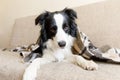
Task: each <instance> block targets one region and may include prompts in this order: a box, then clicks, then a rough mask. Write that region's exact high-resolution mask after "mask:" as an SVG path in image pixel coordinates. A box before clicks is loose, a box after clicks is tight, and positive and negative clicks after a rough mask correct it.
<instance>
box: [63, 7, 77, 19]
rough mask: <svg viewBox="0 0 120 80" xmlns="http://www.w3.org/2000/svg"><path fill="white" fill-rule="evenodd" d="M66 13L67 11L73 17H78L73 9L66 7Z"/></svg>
mask: <svg viewBox="0 0 120 80" xmlns="http://www.w3.org/2000/svg"><path fill="white" fill-rule="evenodd" d="M63 11H64V13H66V14H67V15H68V16H69V17H70V18H71V19H73V20H75V19H76V18H77V13H76V12H75V11H74V10H73V9H68V8H65V9H64V10H63Z"/></svg>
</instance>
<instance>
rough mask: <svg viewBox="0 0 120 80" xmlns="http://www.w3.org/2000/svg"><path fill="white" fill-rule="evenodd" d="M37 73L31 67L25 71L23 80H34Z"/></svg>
mask: <svg viewBox="0 0 120 80" xmlns="http://www.w3.org/2000/svg"><path fill="white" fill-rule="evenodd" d="M36 76H37V71H36V70H35V69H34V68H32V67H31V66H30V67H28V68H27V69H26V70H25V73H24V75H23V80H36Z"/></svg>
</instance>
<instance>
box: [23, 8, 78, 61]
mask: <svg viewBox="0 0 120 80" xmlns="http://www.w3.org/2000/svg"><path fill="white" fill-rule="evenodd" d="M57 13H60V14H62V15H63V16H64V17H65V20H64V24H63V30H64V31H65V32H66V33H67V34H69V35H71V36H72V37H76V35H77V24H76V23H75V19H76V18H77V14H76V12H75V11H74V10H72V9H67V8H65V9H64V10H62V11H56V12H48V11H46V12H45V13H42V14H40V15H39V16H38V17H37V18H36V19H35V25H38V24H39V25H40V26H41V31H40V34H41V35H40V37H39V38H40V39H39V40H40V41H39V47H38V48H37V49H36V50H34V51H32V52H31V54H30V55H28V56H27V57H26V58H27V59H30V58H28V57H30V56H31V57H32V55H34V54H35V53H39V55H38V54H37V55H36V57H37V56H39V57H40V56H42V55H43V50H44V49H45V48H47V47H46V45H44V43H45V42H46V41H47V40H48V39H53V37H54V36H55V35H56V33H57V26H56V23H55V21H54V18H53V16H54V14H57ZM26 58H25V59H26ZM25 61H28V60H25Z"/></svg>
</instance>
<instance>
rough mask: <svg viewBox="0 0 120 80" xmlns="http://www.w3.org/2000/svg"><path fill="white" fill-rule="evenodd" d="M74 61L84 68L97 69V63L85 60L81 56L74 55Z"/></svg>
mask: <svg viewBox="0 0 120 80" xmlns="http://www.w3.org/2000/svg"><path fill="white" fill-rule="evenodd" d="M75 62H76V63H77V64H78V65H79V66H81V67H82V68H83V69H86V70H97V69H98V65H97V64H96V63H95V62H94V61H92V60H86V59H85V58H83V57H82V56H78V55H75Z"/></svg>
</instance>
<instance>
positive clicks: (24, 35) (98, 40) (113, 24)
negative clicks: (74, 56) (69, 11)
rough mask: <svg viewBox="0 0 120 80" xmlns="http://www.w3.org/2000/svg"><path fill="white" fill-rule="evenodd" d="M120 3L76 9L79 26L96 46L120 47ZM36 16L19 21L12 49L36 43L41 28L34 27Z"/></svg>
mask: <svg viewBox="0 0 120 80" xmlns="http://www.w3.org/2000/svg"><path fill="white" fill-rule="evenodd" d="M119 3H120V1H118V0H117V1H114V0H110V1H106V2H101V3H95V4H91V5H86V6H80V7H77V8H74V10H76V11H77V15H78V19H77V24H78V26H80V29H81V31H82V32H84V33H86V34H87V35H88V36H89V38H90V39H91V40H92V42H93V43H94V44H95V45H96V46H98V47H99V46H102V45H105V44H108V45H111V46H113V47H119V48H120V45H119V41H120V37H119V36H120V34H119V31H120V22H119V21H120V5H119ZM35 18H36V16H29V17H25V18H21V19H17V20H16V22H15V25H14V26H15V27H14V30H13V36H12V39H11V47H15V46H18V45H26V44H31V43H35V42H36V40H37V38H38V36H39V30H40V27H38V26H36V27H35V25H34V20H35Z"/></svg>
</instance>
